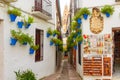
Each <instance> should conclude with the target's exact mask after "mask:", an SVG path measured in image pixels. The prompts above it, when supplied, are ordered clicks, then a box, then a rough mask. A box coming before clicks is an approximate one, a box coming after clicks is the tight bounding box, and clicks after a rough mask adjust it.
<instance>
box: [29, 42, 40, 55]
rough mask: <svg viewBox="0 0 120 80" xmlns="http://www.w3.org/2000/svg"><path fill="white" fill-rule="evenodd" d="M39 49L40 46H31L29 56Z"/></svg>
mask: <svg viewBox="0 0 120 80" xmlns="http://www.w3.org/2000/svg"><path fill="white" fill-rule="evenodd" d="M38 48H39V45H34V44H33V45H31V46H30V49H29V54H33V53H34V51H35V50H37V49H38Z"/></svg>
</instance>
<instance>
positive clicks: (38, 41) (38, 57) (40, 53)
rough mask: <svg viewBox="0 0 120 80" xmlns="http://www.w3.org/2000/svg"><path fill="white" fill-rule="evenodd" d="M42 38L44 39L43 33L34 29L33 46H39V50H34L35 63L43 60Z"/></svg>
mask: <svg viewBox="0 0 120 80" xmlns="http://www.w3.org/2000/svg"><path fill="white" fill-rule="evenodd" d="M43 38H44V31H43V30H39V29H36V38H35V44H36V45H39V49H38V50H36V54H35V62H37V61H42V60H43Z"/></svg>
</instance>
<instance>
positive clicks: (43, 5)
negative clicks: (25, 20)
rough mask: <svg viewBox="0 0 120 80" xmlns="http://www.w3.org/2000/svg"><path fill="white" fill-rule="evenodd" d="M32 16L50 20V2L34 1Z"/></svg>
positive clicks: (48, 0)
mask: <svg viewBox="0 0 120 80" xmlns="http://www.w3.org/2000/svg"><path fill="white" fill-rule="evenodd" d="M32 15H34V16H37V17H39V18H42V19H45V20H51V19H52V4H51V2H50V0H35V6H33V7H32Z"/></svg>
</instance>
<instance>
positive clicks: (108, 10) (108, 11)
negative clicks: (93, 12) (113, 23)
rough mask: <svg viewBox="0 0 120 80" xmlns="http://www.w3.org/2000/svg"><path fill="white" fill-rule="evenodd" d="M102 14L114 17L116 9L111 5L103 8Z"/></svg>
mask: <svg viewBox="0 0 120 80" xmlns="http://www.w3.org/2000/svg"><path fill="white" fill-rule="evenodd" d="M101 12H102V13H103V14H105V13H109V14H110V15H112V14H113V12H114V7H112V6H111V5H105V6H104V7H103V8H101Z"/></svg>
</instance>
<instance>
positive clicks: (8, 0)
mask: <svg viewBox="0 0 120 80" xmlns="http://www.w3.org/2000/svg"><path fill="white" fill-rule="evenodd" d="M2 1H4V2H8V3H11V2H16V1H17V0H2Z"/></svg>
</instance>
